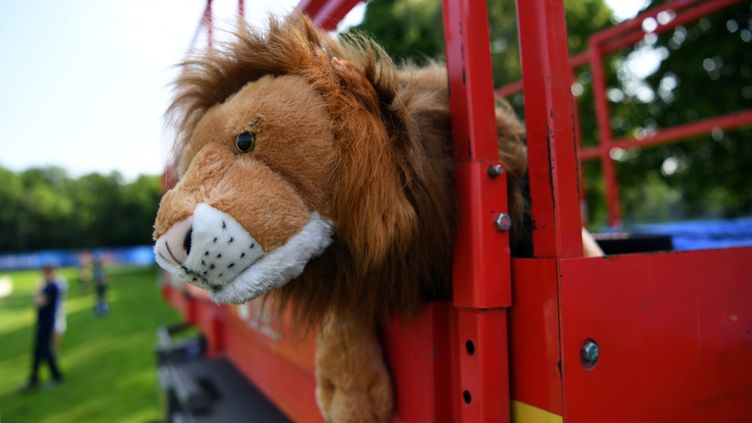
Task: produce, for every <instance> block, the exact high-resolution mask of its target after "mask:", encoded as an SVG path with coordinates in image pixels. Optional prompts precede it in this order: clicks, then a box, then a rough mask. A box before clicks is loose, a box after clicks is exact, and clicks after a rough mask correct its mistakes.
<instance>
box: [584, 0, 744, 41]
mask: <svg viewBox="0 0 752 423" xmlns="http://www.w3.org/2000/svg"><path fill="white" fill-rule="evenodd" d="M739 2H741V0H713V1H698V0H695V1H680V2H675V3H669V4H666V5H664V6H661V7H657V8H654V9H650V10H649V11H647V12H645V13H643V14H641V15H640V16H638V17H637V18H635V19H633V20H630V21H629V25H628V26H627V25H625V26H624V27H614V28H619V29H620V31H615V34H614V35H610V36H608V37H606V36H605V35H603V32H599V33H598V34H596V35H595V36H593V37H592V39H593V40H594V41H595V42H596V43H598V44H600V46H601V50H602V52H603V53H604V54H608V53H612V52H614V51H616V50H619V49H622V48H624V47H628V46H630V45H632V44H635V43H637V42H639V41H640V40H642V39H643V38H644V36H645V31H644V30H643V29H642V22H643V21H644V20H645V19H647V18H651V17H652V18H654V17H656V16H657V15H658V14H659V13H660V12H663V11H672V12H674V13H676V16H675V17H674V19H672V20H671V21H669V22H667V23H665V24H659V25H658V26H657V27H656V29H655V30H654V31H652V32H653V33H654V34H661V33H663V32H666V31H668V30H670V29H673V28H675V27H677V26H679V25H684V24H686V23H689V22H693V21H695V20H697V19H699V18H701V17H703V16H707V15H709V14H711V13H713V12H716V11H718V10H721V9H724V8H726V7H729V6H732V5H734V4H736V3H739ZM676 3H679V4H678V5H677V4H676Z"/></svg>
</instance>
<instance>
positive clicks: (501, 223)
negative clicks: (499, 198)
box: [494, 213, 512, 232]
mask: <svg viewBox="0 0 752 423" xmlns="http://www.w3.org/2000/svg"><path fill="white" fill-rule="evenodd" d="M494 225H495V226H496V229H498V230H499V231H502V232H504V231H508V230H509V228H511V227H512V218H511V217H509V215H508V214H506V213H499V214H498V215H497V216H496V219H494Z"/></svg>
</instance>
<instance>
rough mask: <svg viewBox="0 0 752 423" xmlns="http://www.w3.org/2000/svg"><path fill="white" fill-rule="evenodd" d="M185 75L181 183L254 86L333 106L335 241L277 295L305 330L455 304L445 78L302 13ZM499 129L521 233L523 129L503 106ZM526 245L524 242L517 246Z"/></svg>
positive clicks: (243, 30)
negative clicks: (213, 125) (223, 115)
mask: <svg viewBox="0 0 752 423" xmlns="http://www.w3.org/2000/svg"><path fill="white" fill-rule="evenodd" d="M180 69H181V73H180V76H179V77H178V79H177V80H176V83H175V90H176V95H175V99H174V102H173V103H172V105H171V106H170V108H169V110H168V115H169V116H170V119H171V122H172V123H173V125H174V127H175V128H176V131H177V141H176V147H175V151H176V159H177V161H178V166H179V168H180V169H181V171H185V169H186V168H187V166H188V165H189V163H186V162H185V160H181V159H180V158H181V156H183V155H184V152H185V150H186V146H187V144H188V143H189V141H190V139H191V136H192V134H193V133H194V130H195V129H196V126H197V124H198V123H199V121H200V120H201V118H202V117H203V116H204V115H205V114H206V113H207V111H209V110H210V109H211V108H212V107H214V106H215V105H218V104H221V103H223V102H225V101H227V100H228V99H230V98H231V97H232V96H233V95H234V94H235V93H237V92H238V91H239V90H240V89H241V88H243V87H244V86H245V85H247V84H248V83H250V82H253V81H257V80H259V79H260V78H262V77H265V76H273V77H278V76H283V75H293V76H297V77H300V78H302V79H304V80H305V81H306V82H307V83H308V84H310V86H311V87H313V89H314V90H315V92H316V93H317V94H318V95H319V96H320V97H321V98H322V99H323V100H324V102H325V104H326V111H327V113H328V116H329V123H328V124H329V127H330V129H331V132H332V134H333V136H334V148H335V159H334V163H333V166H332V168H331V171H330V175H329V178H328V179H329V181H328V184H326V186H321V187H320V189H321V190H326V191H327V198H329V201H330V202H331V207H330V213H331V216H329V217H330V218H331V219H332V221H333V222H334V235H333V237H334V241H333V243H332V244H331V245H330V246H329V248H327V249H326V250H325V251H324V253H323V254H322V255H320V256H319V257H317V258H315V259H313V260H312V261H311V262H309V263H308V264H307V266H306V268H305V271H304V272H303V273H302V274H301V275H299V276H298V277H297V278H295V279H294V280H292V281H291V282H290V283H287V284H286V285H284V286H282V287H281V288H279V289H277V290H275V291H274V292H275V294H274V295H276V296H277V300H278V301H275V302H277V303H278V304H280V305H282V306H290V308H291V309H292V310H293V311H294V314H295V316H296V317H295V319H294V320H295V321H296V322H299V323H302V324H304V325H309V326H311V327H312V326H314V325H317V324H320V323H321V322H322V321H323V320H324V319H325V318H326V317H327V316H329V315H336V316H347V317H349V318H352V319H357V320H360V321H362V322H365V323H375V322H378V321H382V320H383V319H385V318H387V317H389V316H395V315H398V316H410V315H412V314H414V313H415V312H416V311H418V310H419V307H420V304H422V303H424V302H425V301H427V300H431V299H446V298H449V297H450V295H451V262H452V242H453V233H454V227H455V224H454V221H455V218H456V206H455V196H454V188H453V161H452V142H451V131H450V112H449V94H448V88H447V87H448V84H447V77H446V71H445V70H444V69H443V67H441V66H439V65H437V64H430V65H429V66H427V67H424V68H418V67H415V66H412V65H404V66H400V67H398V66H396V65H395V64H394V62H393V61H392V60H391V59H390V58H389V57H388V55H387V54H385V52H384V51H383V49H382V48H381V47H379V46H378V45H377V44H375V43H374V42H372V41H371V40H369V39H368V38H367V37H364V36H352V37H348V38H345V39H344V40H338V39H335V38H333V37H332V36H331V35H329V34H327V33H325V32H322V31H321V30H319V29H317V28H315V27H314V26H313V24H312V23H311V22H310V21H309V20H308V18H306V17H305V16H304V15H303V14H302V13H300V12H295V13H292V14H291V15H290V16H288V17H287V18H285V19H282V20H274V19H272V20H270V22H269V25H268V27H267V28H266V29H265V30H255V29H251V28H250V27H248V26H246V25H241V27H240V28H239V29H238V31H237V33H236V34H235V36H234V37H233V40H232V41H230V42H228V43H226V44H222V45H221V46H220V47H219V48H217V49H209V50H206V51H203V52H200V53H198V54H196V55H194V56H192V57H190V58H189V59H187V60H185V61H184V62H182V63H181V64H180ZM496 123H497V128H498V144H499V152H500V161H501V162H502V163H503V165H504V167H505V170H506V175H507V180H508V185H509V190H508V192H509V198H508V203H509V207H510V214H511V215H512V216H513V219H514V220H515V221H516V222H520V221H521V220H522V219H523V216H524V215H525V202H524V200H523V197H522V194H521V191H522V189H521V181H522V178H523V174H524V172H525V169H526V165H527V163H526V153H525V146H524V143H523V137H524V135H523V129H522V125H521V124H520V122H519V121H518V120H517V118H516V117H515V116H514V113H513V112H512V111H511V108H509V107H508V106H506V105H504V104H502V103H498V104H497V112H496ZM517 226H522V225H515V227H517ZM523 236H524V235H522V234H520V233H519V231H515V232H514V233H513V234H512V238H513V241H512V242H513V244H514V243H515V242H517V241H515V239H517V240H519V239H520V238H521V237H523Z"/></svg>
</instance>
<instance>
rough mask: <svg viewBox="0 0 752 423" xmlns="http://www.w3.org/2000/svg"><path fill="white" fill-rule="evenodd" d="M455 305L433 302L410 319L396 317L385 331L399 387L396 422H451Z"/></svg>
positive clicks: (389, 354)
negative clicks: (452, 312)
mask: <svg viewBox="0 0 752 423" xmlns="http://www.w3.org/2000/svg"><path fill="white" fill-rule="evenodd" d="M451 311H452V307H451V304H450V303H448V302H445V303H431V304H429V305H428V306H427V307H426V310H425V311H424V312H423V313H422V314H421V315H420V316H418V317H416V318H415V319H414V320H411V321H410V322H409V323H406V322H404V321H399V320H395V321H392V322H390V323H389V324H388V325H386V327H385V330H384V334H383V346H384V354H385V356H386V359H387V362H388V363H389V371H390V373H391V374H392V381H393V383H394V387H395V394H396V397H395V403H396V409H395V414H394V416H393V418H392V420H391V421H392V422H395V423H397V422H405V423H412V422H436V423H441V422H451V421H454V420H453V415H452V412H451V411H452V410H451V404H452V403H453V402H454V401H453V400H452V399H453V398H454V397H456V396H459V395H461V393H459V392H457V393H454V392H453V391H452V388H453V386H454V383H453V381H452V374H453V371H452V366H451V363H452V353H453V351H454V350H453V349H452V348H451V347H452V345H453V344H452V343H451V339H450V338H451V335H452V331H450V330H448V329H449V328H451V327H452V316H451Z"/></svg>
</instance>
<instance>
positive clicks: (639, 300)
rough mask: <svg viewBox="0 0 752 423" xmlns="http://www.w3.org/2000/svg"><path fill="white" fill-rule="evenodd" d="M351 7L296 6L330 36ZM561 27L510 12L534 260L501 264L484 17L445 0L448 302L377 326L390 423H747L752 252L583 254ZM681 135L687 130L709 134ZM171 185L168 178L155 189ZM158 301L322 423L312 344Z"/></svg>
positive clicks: (199, 305) (172, 295)
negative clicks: (454, 224) (584, 359)
mask: <svg viewBox="0 0 752 423" xmlns="http://www.w3.org/2000/svg"><path fill="white" fill-rule="evenodd" d="M355 3H357V2H356V1H347V0H344V1H343V0H335V1H331V2H327V1H323V0H319V1H316V0H311V1H304V2H303V3H302V6H304V10H305V11H306V12H307V13H309V14H311V15H312V16H314V18H315V19H316V22H319V23H323V24H325V25H327V27H328V28H333V27H334V26H336V24H337V22H338V21H339V19H341V17H342V16H344V14H345V13H346V11H347V7H348V5H349V7H351V6H352V5H354V4H355ZM677 3H682V4H683V5H691V4H693V3H694V2H693V1H689V0H687V1H682V2H677ZM308 8H310V9H308ZM563 16H564V9H563V5H562V0H524V1H519V2H518V20H519V27H520V34H521V36H520V40H521V54H522V56H523V57H522V60H523V72H524V77H525V80H524V88H525V91H526V116H527V128H528V134H529V139H528V145H529V151H530V152H529V154H530V168H531V169H530V177H531V194H532V199H533V205H534V209H533V217H534V219H535V220H536V232H535V242H536V250H535V253H536V255H537V256H538V257H539V258H536V259H515V260H513V261H512V263H511V265H510V259H509V251H508V239H507V234H506V233H501V232H497V231H496V230H495V229H494V227H493V225H492V219H493V216H494V215H495V214H496V213H499V212H501V211H505V210H506V201H505V198H506V195H505V194H506V186H505V180H504V178H497V179H491V178H489V177H488V176H487V173H486V169H487V167H488V166H489V165H490V164H493V163H495V162H496V161H497V153H496V146H495V138H496V134H495V125H494V114H493V113H494V111H493V99H492V98H491V95H490V93H491V74H490V56H489V51H488V32H487V31H488V30H487V25H486V23H487V16H486V10H485V5H484V3H483V2H478V1H474V0H457V1H453V0H444V19H445V28H446V39H447V59H448V60H447V67H448V73H449V78H450V87H451V94H452V95H451V100H450V101H451V108H452V118H453V120H452V129H453V137H454V142H455V161H456V168H457V171H456V174H457V191H458V207H459V212H460V218H459V231H460V232H459V233H458V239H457V249H456V251H455V257H454V272H453V278H454V284H455V285H454V302H453V303H452V304H449V303H432V304H430V305H428V306H427V308H426V311H425V312H424V313H423V314H421V315H420V316H419V317H417V318H416V319H414V320H413V321H411V322H401V321H395V322H392V323H390V324H389V325H387V326H386V327H385V328H384V333H383V344H384V352H385V355H386V358H387V362H388V363H389V366H390V370H391V373H392V377H393V380H394V384H395V387H397V389H396V396H397V398H396V404H397V408H396V410H395V415H394V416H393V417H392V421H395V422H418V421H435V422H449V421H468V422H476V421H477V422H481V421H484V422H485V421H509V418H510V412H509V410H510V404H509V399H510V396H511V397H512V398H513V399H514V400H515V403H516V411H515V412H514V416H515V417H516V418H517V419H518V420H517V421H519V422H532V421H539V420H537V419H540V418H545V419H546V421H549V422H561V421H562V420H566V421H574V422H599V421H613V422H621V421H624V422H633V421H648V422H652V421H655V422H658V421H667V420H669V419H671V420H674V419H678V420H682V421H691V422H701V421H729V422H740V423H741V422H746V421H752V311H751V310H752V283H751V282H750V280H749V276H748V275H750V274H752V267H751V265H750V263H752V248H739V249H729V250H722V251H701V252H690V253H668V254H653V255H647V254H644V255H641V254H638V255H629V256H615V257H609V258H594V259H584V258H581V257H579V256H580V255H581V248H582V247H581V245H580V238H579V208H578V199H579V198H578V195H577V194H578V193H577V181H578V178H577V170H576V169H577V167H576V159H577V158H576V156H575V145H576V140H575V138H574V133H573V124H572V121H573V119H572V117H573V116H572V113H573V108H572V105H571V103H570V101H571V98H570V97H569V92H568V90H569V78H570V74H569V68H568V64H567V62H566V53H565V52H566V30H565V26H564V19H563ZM588 60H590V57H589V56H580V57H578V58H575V59H574V60H573V62H576V63H577V64H578V65H581V64H584V63H586V62H587V61H588ZM744 113H747V112H744ZM747 118H748V116H746V115H743V116H742V117H740V118H738V119H739V120H743V119H747ZM736 123H738V122H737V120H736V118H732V121H731V122H726V124H728V125H733V124H736ZM693 125H694V127H692V126H690V127H689V129H686V128H684V129H683V131H687V132H692V131H703V130H706V129H707V128H708V125H709V124H708V123H707V122H699V123H696V124H693ZM677 130H680V129H677ZM687 132H682V133H679V134H673V135H672V134H671V133H670V132H668V134H666V133H664V135H663V136H664V137H672V136H677V137H678V136H685V135H686V133H687ZM619 142H626V141H616V142H614V143H619ZM175 176H176V175H175V174H174V172H169V171H168V172H166V173H165V176H164V185H165V187H166V188H169V187H170V186H171V185H173V184H174V182H175V181H176V177H175ZM536 203H538V207H537V208H535V204H536ZM510 269H511V270H510ZM510 272H511V275H510ZM512 285H513V286H512ZM163 291H164V295H165V297H166V298H167V299H168V300H169V301H170V302H171V303H172V304H173V305H175V306H176V307H177V308H178V309H180V310H181V311H182V312H183V314H184V316H185V319H186V321H188V322H189V323H192V324H194V325H197V326H198V327H200V328H201V331H202V333H204V334H205V335H206V336H207V338H208V340H209V344H210V353H211V354H219V353H224V354H226V355H227V356H228V357H229V358H230V359H231V360H232V361H233V362H234V363H235V364H236V366H238V368H239V369H240V370H241V371H242V372H243V373H244V374H245V375H246V377H248V379H249V380H251V381H253V383H254V384H255V385H256V386H257V387H259V389H261V390H262V392H264V393H265V394H266V395H267V396H268V397H269V398H270V399H271V400H272V401H273V402H274V403H275V404H276V405H277V406H278V407H279V408H280V409H281V410H282V411H284V412H285V414H287V415H288V416H289V417H291V418H293V419H294V420H295V421H310V422H320V421H322V419H321V416H320V414H319V412H318V410H317V408H316V404H315V399H314V397H313V392H314V385H315V379H314V376H313V371H314V364H313V349H314V343H313V340H312V339H303V340H300V339H287V338H285V336H282V337H274V336H271V337H270V336H269V333H268V331H265V330H263V328H261V329H260V328H259V327H258V325H257V324H254V321H253V319H251V320H249V319H248V318H244V317H242V316H241V313H240V312H239V311H236V310H238V309H237V308H235V307H230V306H221V307H220V306H216V305H214V304H212V303H211V302H209V301H208V299H207V298H206V294H205V293H203V292H202V291H200V290H198V289H196V288H192V287H188V288H185V289H175V288H172V287H171V286H170V285H165V288H164V289H163ZM512 292H513V294H514V298H512ZM512 303H514V307H510V305H511V304H512ZM507 326H509V329H508V331H509V335H508V338H509V346H510V349H509V351H507ZM279 333H282V334H284V333H287V332H286V331H284V330H280V332H279ZM587 339H595V340H596V341H597V342H598V343H599V345H600V347H601V356H602V357H601V360H600V361H599V362H598V363H597V364H596V366H595V367H593V368H592V369H590V370H585V369H584V368H583V367H582V365H581V362H580V358H579V357H580V355H579V354H580V348H581V346H582V344H583V342H584V341H585V340H587ZM509 362H511V363H512V366H511V370H508V367H509V364H508V363H509ZM510 372H511V386H510V385H509V380H510V378H509V376H508V374H509V373H510ZM510 390H511V395H510ZM523 406H524V407H527V408H525V410H527V411H525V412H523V411H520V410H521V408H520V407H523ZM532 407H534V408H532ZM531 409H532V410H533V411H530V410H531ZM526 413H528V414H526ZM541 413H543V414H541ZM525 419H527V420H525Z"/></svg>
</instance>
